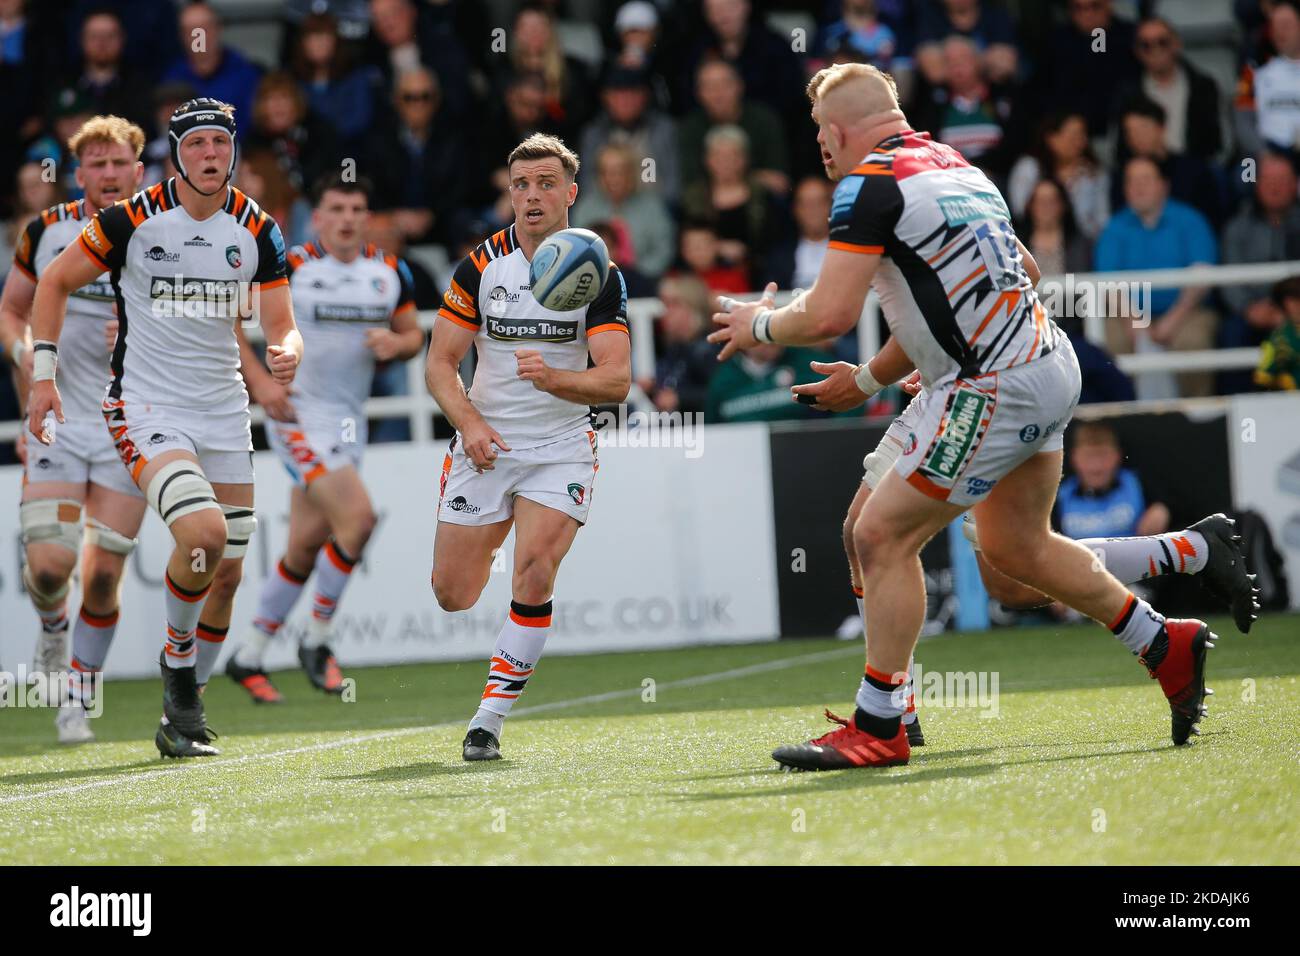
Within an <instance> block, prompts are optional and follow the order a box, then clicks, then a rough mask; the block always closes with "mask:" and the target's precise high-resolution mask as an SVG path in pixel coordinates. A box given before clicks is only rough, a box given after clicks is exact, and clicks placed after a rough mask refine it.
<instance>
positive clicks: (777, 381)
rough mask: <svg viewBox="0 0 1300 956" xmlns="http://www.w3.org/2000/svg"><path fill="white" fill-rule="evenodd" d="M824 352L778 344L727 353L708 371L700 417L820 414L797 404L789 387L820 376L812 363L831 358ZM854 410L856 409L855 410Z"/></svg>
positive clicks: (758, 418)
mask: <svg viewBox="0 0 1300 956" xmlns="http://www.w3.org/2000/svg"><path fill="white" fill-rule="evenodd" d="M831 361H834V359H833V358H832V357H831V356H829V355H827V354H826V353H825V352H819V351H816V350H815V349H810V348H786V347H785V346H784V345H756V346H755V347H754V348H752V349H749V350H748V351H747V352H739V353H737V354H736V355H733V356H732V357H731V358H730V359H728V360H727V361H726V362H724V363H722V365H720V366H718V367H717V369H715V370H714V373H713V378H712V379H711V380H710V381H709V390H708V396H707V399H706V403H705V412H704V420H705V421H706V422H713V423H719V422H774V421H782V420H789V419H800V418H825V417H827V416H826V413H825V412H819V411H815V410H814V409H812V408H811V407H810V406H808V405H801V404H799V403H798V402H796V401H795V400H794V397H793V396H792V395H791V394H790V386H792V385H806V384H808V383H809V382H816V381H820V379H821V376H820V375H818V374H817V373H816V372H814V371H813V370H812V369H811V368H809V365H810V363H812V362H831ZM858 414H860V413H858Z"/></svg>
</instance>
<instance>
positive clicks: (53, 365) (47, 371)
mask: <svg viewBox="0 0 1300 956" xmlns="http://www.w3.org/2000/svg"><path fill="white" fill-rule="evenodd" d="M32 352H33V354H32V381H33V382H52V381H54V373H55V371H56V370H57V369H58V367H59V347H58V346H57V345H55V344H54V343H53V342H46V341H44V340H37V342H36V344H35V345H33V346H32Z"/></svg>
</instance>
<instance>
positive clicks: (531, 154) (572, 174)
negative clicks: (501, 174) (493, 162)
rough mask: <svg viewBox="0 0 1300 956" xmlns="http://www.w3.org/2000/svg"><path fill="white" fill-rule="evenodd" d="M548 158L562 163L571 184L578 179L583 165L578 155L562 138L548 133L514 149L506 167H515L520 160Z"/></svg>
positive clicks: (532, 138)
mask: <svg viewBox="0 0 1300 956" xmlns="http://www.w3.org/2000/svg"><path fill="white" fill-rule="evenodd" d="M548 156H553V157H555V158H556V159H558V160H559V161H560V165H561V166H563V167H564V174H565V175H566V176H567V177H568V179H569V182H573V181H574V180H575V179H576V178H577V177H578V167H579V166H580V165H581V163H580V162H579V161H578V154H577V153H575V152H574V151H573V150H571V149H569V147H567V146H565V145H564V140H562V139H560V137H558V136H548V135H547V134H546V133H534V134H533V135H532V136H529V137H528V138H527V139H526V140H524V141H523V142H522V143H520V144H519V145H518V146H516V147H515V148H514V149H512V150H511V151H510V156H509V157H508V158H507V159H506V166H507V167H509V166H513V165H514V164H515V161H516V160H520V159H545V158H546V157H548Z"/></svg>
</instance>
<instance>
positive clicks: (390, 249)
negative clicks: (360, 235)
mask: <svg viewBox="0 0 1300 956" xmlns="http://www.w3.org/2000/svg"><path fill="white" fill-rule="evenodd" d="M366 241H368V242H373V243H374V244H375V245H376V246H378V247H379V248H380V249H382V250H383V251H384V252H387V253H391V254H392V255H395V256H397V257H398V258H400V259H401V260H402V261H403V262H405V263H406V267H407V268H408V269H410V270H411V285H412V287H413V289H414V292H415V307H416V308H417V309H419V310H421V311H436V310H437V308H438V306H439V305H440V304H441V303H442V289H441V288H440V286H439V284H438V282H437V281H436V280H435V279H434V277H433V275H432V274H431V273H430V272H429V270H428V269H426V268H425V267H424V266H423V264H421V262H420V261H419V260H418V259H414V258H411V257H409V256H407V255H406V236H404V235H403V234H402V230H400V229H398V228H397V223H396V222H395V220H394V217H393V214H392V213H387V212H372V213H371V214H370V215H369V216H367V217H366Z"/></svg>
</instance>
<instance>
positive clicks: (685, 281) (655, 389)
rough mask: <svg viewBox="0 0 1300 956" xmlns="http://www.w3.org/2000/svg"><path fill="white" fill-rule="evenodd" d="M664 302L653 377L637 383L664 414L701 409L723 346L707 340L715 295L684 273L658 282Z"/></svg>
mask: <svg viewBox="0 0 1300 956" xmlns="http://www.w3.org/2000/svg"><path fill="white" fill-rule="evenodd" d="M659 301H660V302H662V303H663V306H664V311H663V314H662V315H660V317H659V321H658V322H657V323H656V326H657V327H656V331H657V332H658V335H657V336H656V338H657V341H656V343H655V375H654V379H653V380H649V379H645V380H642V381H641V382H639V383H638V384H639V385H640V386H641V390H642V391H644V392H645V393H646V395H647V396H649V398H650V400H651V401H652V402H654V405H655V408H657V409H658V410H659V411H661V412H683V413H688V414H689V413H697V414H698V413H701V412H703V411H704V406H705V403H706V402H707V400H708V395H709V379H710V378H711V377H712V376H713V371H714V369H716V368H717V366H718V358H717V355H718V350H717V349H716V348H715V347H714V346H712V345H710V344H709V343H708V342H707V341H705V335H706V334H707V332H708V321H709V314H710V313H711V312H712V311H713V308H714V299H713V296H712V295H710V294H709V290H708V288H707V287H706V286H705V285H704V283H703V282H701V281H700V280H699V279H695V278H689V277H684V276H679V277H670V278H666V279H664V280H663V281H662V282H660V283H659Z"/></svg>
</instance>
